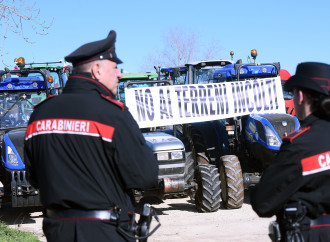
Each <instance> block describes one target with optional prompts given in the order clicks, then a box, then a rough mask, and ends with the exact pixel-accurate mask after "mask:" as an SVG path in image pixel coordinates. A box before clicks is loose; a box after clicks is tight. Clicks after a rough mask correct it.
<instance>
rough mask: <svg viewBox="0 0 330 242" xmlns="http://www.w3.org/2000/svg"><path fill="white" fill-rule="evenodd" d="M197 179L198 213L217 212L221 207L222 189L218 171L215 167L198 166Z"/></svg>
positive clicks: (196, 200) (196, 202) (196, 203)
mask: <svg viewBox="0 0 330 242" xmlns="http://www.w3.org/2000/svg"><path fill="white" fill-rule="evenodd" d="M195 172H196V174H195V178H196V181H197V185H198V188H197V191H196V194H195V205H196V209H197V211H198V212H203V213H205V212H215V211H217V210H218V209H219V208H220V205H221V187H220V178H219V173H218V169H217V168H216V166H214V165H209V164H208V165H206V164H203V165H198V166H197V167H196V171H195Z"/></svg>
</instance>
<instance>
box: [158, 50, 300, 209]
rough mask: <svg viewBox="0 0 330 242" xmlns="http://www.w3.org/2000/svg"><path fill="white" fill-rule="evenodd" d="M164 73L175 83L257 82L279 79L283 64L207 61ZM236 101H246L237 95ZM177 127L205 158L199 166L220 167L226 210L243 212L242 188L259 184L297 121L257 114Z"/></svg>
mask: <svg viewBox="0 0 330 242" xmlns="http://www.w3.org/2000/svg"><path fill="white" fill-rule="evenodd" d="M231 54H233V53H231ZM251 55H252V57H254V58H255V57H256V50H253V51H251ZM160 73H161V74H162V76H163V77H164V78H166V79H171V80H173V81H174V84H175V85H186V84H214V83H225V82H234V83H235V82H238V81H240V82H242V81H243V82H245V81H249V82H253V81H254V80H258V79H265V78H269V79H274V78H279V75H280V63H262V64H260V63H247V64H243V63H242V61H241V60H239V61H237V62H236V63H234V62H233V61H232V60H214V61H212V60H209V61H200V62H195V63H188V64H186V65H185V66H179V67H173V68H161V69H160ZM237 93H239V92H237ZM237 102H243V99H241V98H240V97H238V98H237ZM284 111H285V110H284ZM178 127H179V131H180V133H182V135H183V136H184V137H188V139H189V140H190V144H191V147H192V150H193V152H194V153H195V154H201V155H203V156H204V159H203V160H201V161H200V162H201V163H204V164H208V163H209V164H214V165H216V166H217V167H218V169H219V173H220V178H221V196H222V202H223V204H224V206H225V207H227V208H239V207H241V206H242V204H243V201H244V188H245V189H247V188H248V187H249V186H250V185H254V184H256V183H257V182H258V181H259V179H260V177H261V174H262V172H263V170H264V169H265V168H266V167H267V166H268V165H269V163H270V162H271V161H272V159H273V157H274V155H275V154H276V153H277V152H278V150H279V149H280V145H281V143H282V137H283V136H284V135H286V134H288V133H290V132H292V131H294V130H295V129H297V128H299V121H298V119H297V118H296V117H294V116H292V115H289V114H286V113H285V112H283V113H265V114H260V113H258V114H249V115H242V116H237V117H230V118H224V119H221V120H213V121H207V122H198V123H190V124H183V125H178Z"/></svg>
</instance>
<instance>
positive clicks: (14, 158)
mask: <svg viewBox="0 0 330 242" xmlns="http://www.w3.org/2000/svg"><path fill="white" fill-rule="evenodd" d="M7 157H8V163H9V164H10V165H12V166H18V158H17V155H16V154H15V153H14V151H13V149H12V148H11V147H10V146H8V150H7Z"/></svg>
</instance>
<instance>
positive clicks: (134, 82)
mask: <svg viewBox="0 0 330 242" xmlns="http://www.w3.org/2000/svg"><path fill="white" fill-rule="evenodd" d="M156 78H158V75H157V74H156V73H124V74H123V78H122V79H121V80H120V83H119V85H118V93H117V98H118V99H119V100H120V101H122V102H125V100H126V101H127V99H126V98H125V88H134V87H142V88H146V87H157V86H166V85H172V84H173V82H172V81H169V80H156ZM131 97H133V96H131ZM133 98H134V97H133ZM141 131H142V133H143V136H144V138H145V139H146V142H147V144H148V146H149V147H150V149H151V150H152V152H153V153H154V154H155V158H156V160H157V161H158V164H159V174H158V186H156V187H154V188H152V189H149V190H147V191H143V193H142V195H143V196H156V197H158V198H161V199H164V198H168V197H181V196H190V197H191V199H195V205H196V209H197V211H199V212H215V211H217V210H218V209H219V207H220V205H221V197H220V190H221V188H220V178H219V173H218V171H217V168H216V166H215V165H211V164H208V163H205V162H204V164H203V163H202V161H204V159H206V157H205V155H204V154H193V153H192V150H191V145H190V143H189V140H188V139H187V137H185V136H183V135H182V134H181V133H180V132H176V125H174V128H173V127H172V126H159V125H158V124H157V123H154V126H152V127H147V128H142V129H141ZM197 163H201V165H197ZM136 195H138V193H137V194H136ZM137 197H139V196H137Z"/></svg>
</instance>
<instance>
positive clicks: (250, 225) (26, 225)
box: [0, 194, 275, 242]
mask: <svg viewBox="0 0 330 242" xmlns="http://www.w3.org/2000/svg"><path fill="white" fill-rule="evenodd" d="M246 195H247V196H246V199H245V202H244V204H243V206H242V208H240V209H235V210H227V209H222V208H221V209H220V210H218V211H217V212H214V213H198V212H196V209H195V205H194V201H192V200H190V199H189V198H177V199H166V200H164V202H163V203H160V204H157V205H153V206H154V207H155V209H156V211H157V214H158V216H159V219H160V222H161V227H160V228H159V229H158V230H157V231H156V232H155V234H153V235H152V236H151V237H150V238H149V239H148V241H150V242H156V241H164V242H165V241H166V242H167V241H189V242H190V241H225V242H226V241H243V242H244V241H268V242H269V241H270V240H269V238H268V235H267V232H268V224H269V222H270V221H272V220H274V219H275V218H274V217H273V218H259V217H258V215H257V214H256V213H255V212H254V211H253V210H252V208H251V205H250V204H249V202H248V200H249V198H248V194H246ZM0 219H1V220H2V221H4V222H5V223H7V224H8V225H9V226H10V227H12V228H17V229H20V230H23V231H28V232H31V233H33V234H35V235H37V236H38V238H39V239H40V241H46V239H45V237H44V235H43V232H42V228H41V224H42V213H41V209H40V208H9V207H3V208H1V209H0ZM154 225H155V223H152V227H153V226H154Z"/></svg>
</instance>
